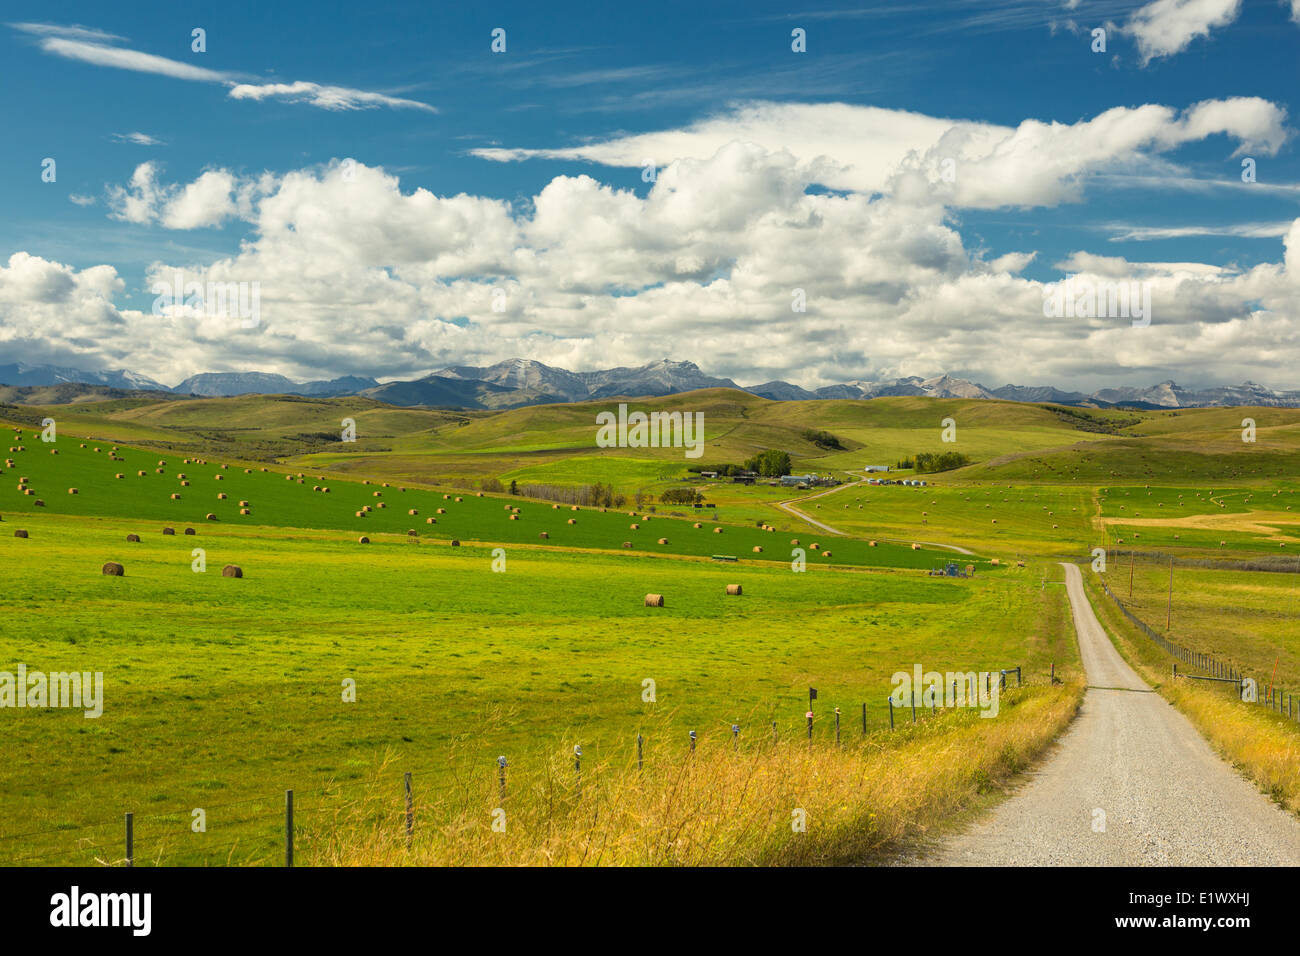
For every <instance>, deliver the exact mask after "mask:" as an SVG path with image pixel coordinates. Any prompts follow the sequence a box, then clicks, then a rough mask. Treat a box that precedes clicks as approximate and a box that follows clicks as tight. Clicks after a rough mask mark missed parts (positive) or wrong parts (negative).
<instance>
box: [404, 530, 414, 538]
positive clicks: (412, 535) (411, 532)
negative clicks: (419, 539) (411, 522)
mask: <svg viewBox="0 0 1300 956" xmlns="http://www.w3.org/2000/svg"><path fill="white" fill-rule="evenodd" d="M406 533H407V534H408V535H410V536H411V537H412V538H414V537H416V533H415V529H414V528H408V529H406Z"/></svg>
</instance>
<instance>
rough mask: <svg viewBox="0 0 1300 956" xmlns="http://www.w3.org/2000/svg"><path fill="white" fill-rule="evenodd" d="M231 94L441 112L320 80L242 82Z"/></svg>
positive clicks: (344, 107) (350, 107) (327, 106)
mask: <svg viewBox="0 0 1300 956" xmlns="http://www.w3.org/2000/svg"><path fill="white" fill-rule="evenodd" d="M230 98H231V99H235V100H266V99H280V100H284V101H285V102H287V103H310V104H311V105H312V106H319V107H320V108H321V109H326V110H364V109H372V108H374V107H376V106H388V107H392V108H394V109H414V110H423V111H425V112H427V113H436V112H438V111H437V110H436V109H435V108H434V107H432V106H430V105H429V104H428V103H420V102H418V101H416V100H407V99H402V98H401V97H396V96H386V95H384V94H383V93H369V92H366V91H365V90H352V89H348V88H346V87H342V86H322V85H321V84H319V83H306V82H303V81H299V82H297V83H261V84H258V83H240V84H238V85H236V86H233V87H231V89H230Z"/></svg>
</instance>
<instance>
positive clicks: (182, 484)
mask: <svg viewBox="0 0 1300 956" xmlns="http://www.w3.org/2000/svg"><path fill="white" fill-rule="evenodd" d="M189 486H190V483H189V482H188V481H182V482H181V487H182V488H188V487H189Z"/></svg>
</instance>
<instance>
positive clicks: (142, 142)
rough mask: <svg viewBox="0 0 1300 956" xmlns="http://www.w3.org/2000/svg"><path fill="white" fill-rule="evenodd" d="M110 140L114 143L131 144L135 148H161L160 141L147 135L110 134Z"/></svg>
mask: <svg viewBox="0 0 1300 956" xmlns="http://www.w3.org/2000/svg"><path fill="white" fill-rule="evenodd" d="M110 138H111V139H112V140H113V141H114V142H116V143H131V144H132V145H135V146H161V145H162V144H163V143H162V140H160V139H156V138H155V137H153V136H150V135H149V134H148V133H112V134H111V135H110Z"/></svg>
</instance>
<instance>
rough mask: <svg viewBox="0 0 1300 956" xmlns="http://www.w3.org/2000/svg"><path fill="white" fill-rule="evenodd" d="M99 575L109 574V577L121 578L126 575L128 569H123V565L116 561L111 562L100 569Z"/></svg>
mask: <svg viewBox="0 0 1300 956" xmlns="http://www.w3.org/2000/svg"><path fill="white" fill-rule="evenodd" d="M99 573H100V574H107V575H108V576H109V577H114V578H120V577H122V575H124V574H126V568H124V567H122V565H120V564H118V563H117V562H116V561H109V562H108V563H107V564H105V565H104V566H103V567H102V568H100V569H99Z"/></svg>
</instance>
